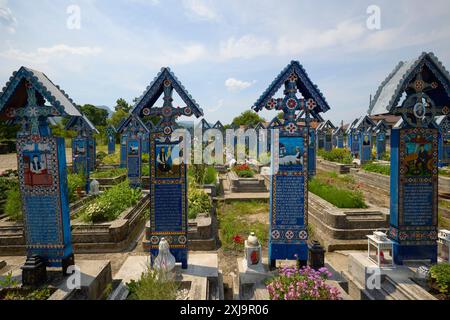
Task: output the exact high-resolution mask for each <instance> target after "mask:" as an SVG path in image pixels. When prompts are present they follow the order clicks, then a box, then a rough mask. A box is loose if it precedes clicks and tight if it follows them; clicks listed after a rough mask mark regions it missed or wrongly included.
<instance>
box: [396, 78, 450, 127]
mask: <svg viewBox="0 0 450 320" xmlns="http://www.w3.org/2000/svg"><path fill="white" fill-rule="evenodd" d="M437 87H438V83H437V82H432V83H427V82H425V81H424V80H423V79H422V74H421V73H418V74H417V76H416V79H415V80H414V81H413V82H411V83H410V84H409V85H408V88H410V89H412V90H414V91H415V93H414V94H411V95H409V97H408V98H407V99H406V100H405V101H404V102H403V104H402V106H401V107H397V108H395V113H394V114H395V115H397V116H401V117H402V119H403V121H405V123H407V124H408V125H409V126H410V127H413V128H416V127H418V128H426V127H428V126H429V125H430V123H431V122H432V121H434V119H435V117H436V116H439V115H447V114H449V113H450V110H449V107H448V106H436V105H435V103H434V102H433V100H432V99H431V98H430V97H429V96H428V95H427V94H426V91H429V90H433V89H436V88H437Z"/></svg>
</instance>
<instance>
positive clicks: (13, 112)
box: [8, 82, 61, 136]
mask: <svg viewBox="0 0 450 320" xmlns="http://www.w3.org/2000/svg"><path fill="white" fill-rule="evenodd" d="M26 89H27V104H26V105H25V106H24V107H22V108H18V109H10V110H9V114H8V117H11V118H12V117H16V118H17V119H21V121H20V123H21V124H22V132H21V133H20V134H25V133H27V132H28V130H29V133H30V134H31V135H36V136H39V135H41V132H40V131H39V127H40V126H41V125H42V121H41V120H42V119H47V118H48V117H56V116H60V115H61V114H60V113H59V112H58V110H57V109H56V108H55V107H52V106H45V105H39V103H38V101H37V98H36V91H35V90H34V88H33V85H32V84H31V83H29V82H27V83H26ZM42 135H45V136H47V135H50V133H49V132H42Z"/></svg>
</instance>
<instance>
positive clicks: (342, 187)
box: [308, 171, 367, 209]
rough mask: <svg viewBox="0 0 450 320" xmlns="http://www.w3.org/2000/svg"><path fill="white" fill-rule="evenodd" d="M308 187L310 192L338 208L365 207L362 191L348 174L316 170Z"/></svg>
mask: <svg viewBox="0 0 450 320" xmlns="http://www.w3.org/2000/svg"><path fill="white" fill-rule="evenodd" d="M308 187H309V191H310V192H312V193H314V194H315V195H317V196H319V197H321V198H322V199H324V200H326V201H328V202H330V203H331V204H333V205H335V206H336V207H338V208H346V209H351V208H367V204H366V203H365V201H364V196H363V194H362V192H361V191H360V190H358V185H357V184H356V183H355V180H354V178H353V177H352V176H350V175H338V174H337V173H335V172H322V171H318V172H317V175H316V176H315V177H314V178H313V179H311V181H310V182H309V186H308Z"/></svg>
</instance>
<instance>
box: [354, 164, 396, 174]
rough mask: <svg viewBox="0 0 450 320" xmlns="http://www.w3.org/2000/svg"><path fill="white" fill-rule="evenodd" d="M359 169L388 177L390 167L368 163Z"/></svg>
mask: <svg viewBox="0 0 450 320" xmlns="http://www.w3.org/2000/svg"><path fill="white" fill-rule="evenodd" d="M361 168H362V169H363V170H365V171H368V172H374V173H380V174H383V175H385V176H389V175H390V174H391V166H390V165H384V164H379V163H375V162H368V163H365V164H363V165H362V166H361Z"/></svg>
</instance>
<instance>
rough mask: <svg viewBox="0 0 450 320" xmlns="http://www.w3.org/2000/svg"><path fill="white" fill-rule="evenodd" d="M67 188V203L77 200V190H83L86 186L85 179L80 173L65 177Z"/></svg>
mask: <svg viewBox="0 0 450 320" xmlns="http://www.w3.org/2000/svg"><path fill="white" fill-rule="evenodd" d="M67 186H68V192H69V203H72V202H74V201H75V200H77V188H78V187H80V188H81V189H84V188H85V186H86V178H85V176H84V174H82V173H78V174H77V173H71V174H68V175H67Z"/></svg>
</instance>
